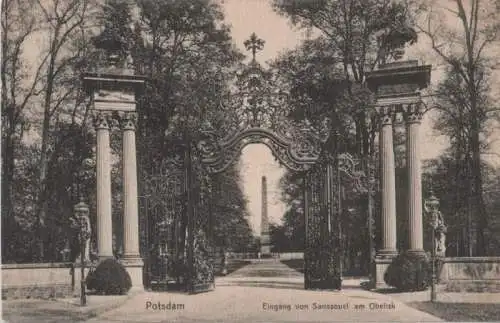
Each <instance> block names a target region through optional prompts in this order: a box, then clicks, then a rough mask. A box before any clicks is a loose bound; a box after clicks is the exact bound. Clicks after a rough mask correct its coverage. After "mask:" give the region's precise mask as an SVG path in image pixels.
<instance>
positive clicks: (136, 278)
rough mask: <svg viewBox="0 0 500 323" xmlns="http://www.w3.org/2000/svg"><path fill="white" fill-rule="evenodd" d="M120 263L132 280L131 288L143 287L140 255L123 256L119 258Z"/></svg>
mask: <svg viewBox="0 0 500 323" xmlns="http://www.w3.org/2000/svg"><path fill="white" fill-rule="evenodd" d="M120 263H121V264H122V265H123V266H124V267H125V269H126V270H127V272H128V274H129V275H130V279H131V280H132V289H134V290H135V289H144V284H143V275H142V271H143V268H144V261H143V260H142V258H141V257H140V256H125V257H123V258H122V259H120Z"/></svg>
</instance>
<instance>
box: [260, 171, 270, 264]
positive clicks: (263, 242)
mask: <svg viewBox="0 0 500 323" xmlns="http://www.w3.org/2000/svg"><path fill="white" fill-rule="evenodd" d="M260 221H261V224H260V255H261V257H269V256H270V255H271V239H270V237H269V221H268V218H267V180H266V177H265V176H262V213H261V220H260Z"/></svg>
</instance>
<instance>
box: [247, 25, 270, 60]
mask: <svg viewBox="0 0 500 323" xmlns="http://www.w3.org/2000/svg"><path fill="white" fill-rule="evenodd" d="M265 43H266V42H265V41H264V40H263V39H261V38H259V37H257V34H255V33H254V32H253V33H252V34H251V35H250V38H249V39H247V40H245V42H244V43H243V45H245V48H246V49H247V50H251V51H252V60H253V61H255V54H256V53H257V51H260V50H262V48H264V44H265Z"/></svg>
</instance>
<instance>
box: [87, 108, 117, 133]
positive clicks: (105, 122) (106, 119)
mask: <svg viewBox="0 0 500 323" xmlns="http://www.w3.org/2000/svg"><path fill="white" fill-rule="evenodd" d="M92 117H93V121H94V127H95V128H96V130H99V129H104V130H110V129H111V125H112V120H111V119H112V117H111V113H110V112H108V111H93V112H92Z"/></svg>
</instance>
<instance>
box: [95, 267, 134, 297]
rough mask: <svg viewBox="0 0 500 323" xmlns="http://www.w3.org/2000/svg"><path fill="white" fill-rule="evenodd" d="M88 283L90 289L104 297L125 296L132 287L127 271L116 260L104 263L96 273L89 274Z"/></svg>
mask: <svg viewBox="0 0 500 323" xmlns="http://www.w3.org/2000/svg"><path fill="white" fill-rule="evenodd" d="M86 283H87V288H88V289H90V290H95V291H96V292H97V293H98V294H104V295H124V294H127V292H128V291H129V290H130V288H131V287H132V280H131V279H130V275H129V274H128V272H127V270H125V267H123V265H122V264H120V263H119V262H118V261H116V260H115V259H106V260H104V261H102V262H101V263H100V264H99V265H98V266H97V268H96V269H95V270H94V271H92V272H89V274H88V275H87V279H86Z"/></svg>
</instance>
